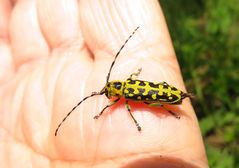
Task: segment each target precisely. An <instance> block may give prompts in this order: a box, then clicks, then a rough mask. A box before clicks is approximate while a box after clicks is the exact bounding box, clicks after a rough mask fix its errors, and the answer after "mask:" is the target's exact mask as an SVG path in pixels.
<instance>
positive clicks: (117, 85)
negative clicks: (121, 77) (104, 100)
mask: <svg viewBox="0 0 239 168" xmlns="http://www.w3.org/2000/svg"><path fill="white" fill-rule="evenodd" d="M121 86H122V84H121V83H120V82H115V83H114V88H115V89H118V90H119V89H121Z"/></svg>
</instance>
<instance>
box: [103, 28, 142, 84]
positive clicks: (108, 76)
mask: <svg viewBox="0 0 239 168" xmlns="http://www.w3.org/2000/svg"><path fill="white" fill-rule="evenodd" d="M138 28H139V26H138V27H136V29H135V30H134V31H133V33H132V34H131V35H130V36H129V37H128V39H127V40H126V41H125V42H124V44H123V45H122V46H121V48H120V49H119V51H118V52H117V54H116V55H115V58H114V61H113V62H112V64H111V66H110V70H109V73H108V75H107V77H106V83H108V82H109V79H110V74H111V70H112V68H113V66H114V64H115V61H116V58H117V57H118V56H119V54H120V52H121V50H122V49H123V48H124V46H125V45H126V43H127V42H128V41H129V39H130V38H131V37H132V36H133V35H134V33H135V32H136V31H137V30H138Z"/></svg>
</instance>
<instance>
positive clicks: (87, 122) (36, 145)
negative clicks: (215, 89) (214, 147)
mask: <svg viewBox="0 0 239 168" xmlns="http://www.w3.org/2000/svg"><path fill="white" fill-rule="evenodd" d="M137 26H140V28H139V29H138V31H137V32H136V33H135V35H134V36H133V37H132V38H131V39H130V41H129V42H128V43H127V44H126V46H125V48H124V49H123V50H122V53H121V54H120V56H119V57H118V59H117V61H116V63H115V66H114V67H113V70H112V73H111V78H110V80H122V81H123V80H126V79H127V77H129V76H130V74H132V73H133V72H136V71H137V69H138V68H140V67H142V69H143V70H142V72H141V74H140V75H139V77H138V78H139V79H141V80H147V81H154V82H162V81H166V82H168V83H169V84H171V85H173V86H176V87H177V88H179V89H181V90H183V91H185V87H184V84H183V80H182V76H181V74H180V69H179V66H178V63H177V60H176V55H175V53H174V49H173V46H172V42H171V39H170V36H169V33H168V29H167V26H166V22H165V20H164V16H163V13H162V10H161V8H160V5H159V4H158V2H157V1H156V0H132V1H126V0H122V1H118V0H110V1H97V0H81V1H76V0H67V1H66V0H57V1H56V0H39V1H34V0H19V1H14V2H10V1H7V0H5V1H4V0H3V1H0V66H1V67H0V149H1V150H0V167H1V168H8V167H16V166H17V167H18V168H26V167H34V168H38V167H44V168H48V167H57V168H58V167H160V165H161V167H163V165H167V166H171V167H180V166H183V165H184V166H185V165H187V166H186V167H190V166H189V165H191V166H192V165H194V166H195V167H202V168H204V167H208V165H207V159H206V154H205V149H204V145H203V141H202V137H201V133H200V129H199V126H198V122H197V119H196V115H195V112H194V110H193V108H192V106H191V104H190V100H189V98H186V99H184V100H183V104H182V105H179V106H167V107H168V108H170V109H172V110H174V111H177V113H179V115H180V116H181V118H180V119H179V120H178V119H176V118H175V117H173V116H172V115H170V114H168V113H167V111H165V110H163V109H162V108H158V107H148V106H147V105H144V104H143V103H136V102H132V101H130V105H131V108H132V113H133V115H134V117H135V118H136V119H137V121H138V122H139V124H140V126H141V127H142V131H141V132H140V133H139V132H138V131H137V129H136V126H135V125H134V123H133V121H132V119H131V118H130V115H129V113H128V112H127V110H126V109H125V107H124V101H125V100H124V99H122V100H120V102H118V103H117V104H116V105H115V106H114V107H112V108H110V109H109V110H107V111H105V113H104V114H103V115H102V116H101V117H100V118H99V119H98V120H94V119H93V117H94V116H95V115H96V114H98V113H99V112H100V110H101V109H102V108H103V107H104V106H105V105H106V104H107V102H108V101H109V100H108V99H107V98H106V97H105V96H104V95H103V96H95V97H93V98H90V99H88V100H87V101H85V102H84V103H83V104H82V105H81V106H80V107H78V108H77V109H76V110H75V112H74V113H72V114H71V115H70V117H69V118H68V119H67V120H66V121H65V122H64V123H63V124H62V126H61V128H60V130H59V132H58V135H57V136H56V137H55V136H54V131H55V129H56V127H57V125H58V124H59V123H60V122H61V121H62V119H63V118H64V116H65V115H66V114H67V113H68V112H69V110H71V108H72V107H74V106H75V105H76V104H77V103H78V102H79V101H80V100H81V99H83V98H84V97H85V96H87V95H90V94H91V93H92V92H93V91H100V90H101V89H102V88H103V87H104V85H105V81H106V75H107V73H108V70H109V67H110V64H111V62H112V60H113V57H114V56H115V54H116V52H117V51H118V50H119V49H120V47H121V45H122V44H123V43H124V41H125V40H126V39H127V38H128V36H129V35H130V34H131V33H132V32H133V31H134V29H135V28H136V27H137Z"/></svg>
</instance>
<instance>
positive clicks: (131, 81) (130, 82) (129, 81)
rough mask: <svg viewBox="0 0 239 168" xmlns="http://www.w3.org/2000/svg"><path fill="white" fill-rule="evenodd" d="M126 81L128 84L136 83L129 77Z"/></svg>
mask: <svg viewBox="0 0 239 168" xmlns="http://www.w3.org/2000/svg"><path fill="white" fill-rule="evenodd" d="M127 82H128V84H132V85H133V84H135V83H136V81H135V80H131V79H129V80H128V81H127Z"/></svg>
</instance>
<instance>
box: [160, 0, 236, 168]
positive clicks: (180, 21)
mask: <svg viewBox="0 0 239 168" xmlns="http://www.w3.org/2000/svg"><path fill="white" fill-rule="evenodd" d="M160 4H161V6H162V8H163V11H164V14H165V17H166V20H167V24H168V27H169V31H170V34H171V37H172V41H173V44H174V47H175V50H176V53H177V57H178V60H179V63H180V66H181V69H182V73H183V77H184V80H185V83H186V87H187V90H188V91H189V92H192V93H194V94H195V99H194V100H193V105H194V108H195V111H196V113H197V116H198V119H199V122H200V127H201V131H202V134H203V138H204V143H205V146H206V151H207V156H208V161H209V166H210V167H213V168H236V167H239V115H238V113H239V0H227V1H225V0H207V1H203V0H194V1H192V0H177V1H175V0H161V1H160Z"/></svg>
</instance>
